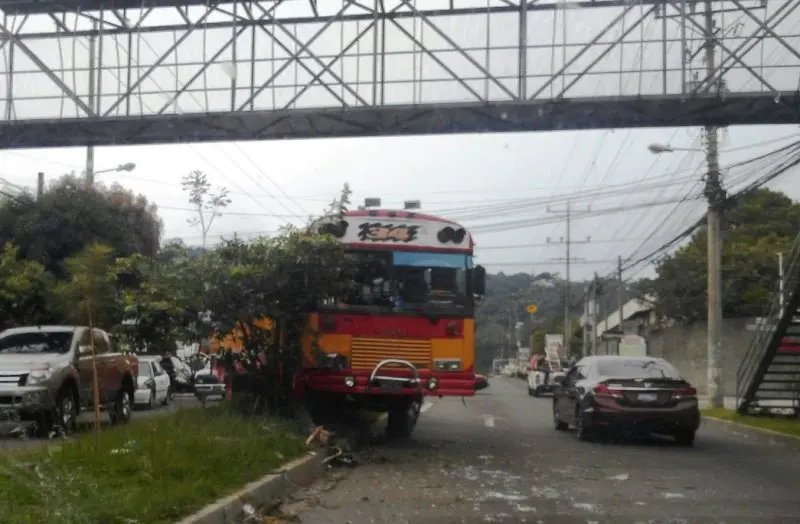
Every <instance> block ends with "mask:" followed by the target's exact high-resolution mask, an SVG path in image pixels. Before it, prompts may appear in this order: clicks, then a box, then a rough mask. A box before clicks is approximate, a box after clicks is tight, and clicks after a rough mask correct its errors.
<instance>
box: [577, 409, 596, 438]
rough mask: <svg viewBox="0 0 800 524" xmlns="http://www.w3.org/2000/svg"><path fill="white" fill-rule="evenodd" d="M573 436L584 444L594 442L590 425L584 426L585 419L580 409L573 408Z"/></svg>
mask: <svg viewBox="0 0 800 524" xmlns="http://www.w3.org/2000/svg"><path fill="white" fill-rule="evenodd" d="M575 436H576V437H578V440H581V441H584V442H590V441H592V440H594V430H593V429H592V427H591V425H590V424H588V425H587V424H586V417H584V416H583V414H582V413H581V409H580V407H577V408H575Z"/></svg>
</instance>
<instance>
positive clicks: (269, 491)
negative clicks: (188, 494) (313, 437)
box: [177, 452, 325, 524]
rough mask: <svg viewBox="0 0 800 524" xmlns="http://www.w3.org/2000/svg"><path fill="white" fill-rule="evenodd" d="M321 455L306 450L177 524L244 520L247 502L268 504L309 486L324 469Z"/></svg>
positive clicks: (208, 523) (230, 522)
mask: <svg viewBox="0 0 800 524" xmlns="http://www.w3.org/2000/svg"><path fill="white" fill-rule="evenodd" d="M322 458H323V457H322V455H320V454H318V453H314V452H312V453H309V454H308V455H306V456H305V457H303V458H299V459H297V460H294V461H292V462H290V463H288V464H286V465H285V466H283V467H282V468H281V469H280V470H278V472H277V473H272V474H270V475H267V476H265V477H262V478H261V479H259V480H256V481H254V482H251V483H249V484H247V485H245V486H244V487H243V488H242V489H240V490H238V491H236V492H235V493H233V494H231V495H228V496H227V497H225V498H222V499H220V500H218V501H216V502H214V503H213V504H211V505H209V506H206V507H205V508H203V509H201V510H200V511H198V512H197V513H195V514H194V515H191V516H189V517H186V518H184V519H183V520H181V521H179V522H178V523H177V524H234V523H237V522H241V521H242V520H243V517H244V514H243V511H242V508H243V507H244V505H245V504H247V503H249V504H252V505H253V506H256V507H258V506H259V505H261V504H268V503H270V502H272V501H274V500H275V499H278V498H280V497H282V496H284V495H286V494H288V493H291V492H293V491H295V490H296V489H298V488H304V487H308V486H309V485H310V484H311V483H312V482H313V481H314V480H316V479H317V478H318V477H320V476H321V475H322V474H323V473H324V472H325V466H324V464H323V463H322Z"/></svg>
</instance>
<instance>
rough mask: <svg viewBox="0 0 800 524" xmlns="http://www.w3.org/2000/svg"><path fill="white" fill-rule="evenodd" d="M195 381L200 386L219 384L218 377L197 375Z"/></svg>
mask: <svg viewBox="0 0 800 524" xmlns="http://www.w3.org/2000/svg"><path fill="white" fill-rule="evenodd" d="M195 381H196V382H197V383H198V384H216V383H218V382H219V380H218V379H217V376H216V375H197V377H196V378H195Z"/></svg>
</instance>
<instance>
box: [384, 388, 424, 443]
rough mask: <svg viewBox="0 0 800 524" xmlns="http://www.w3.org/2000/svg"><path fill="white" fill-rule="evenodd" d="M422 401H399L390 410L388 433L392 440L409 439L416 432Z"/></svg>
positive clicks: (414, 399)
mask: <svg viewBox="0 0 800 524" xmlns="http://www.w3.org/2000/svg"><path fill="white" fill-rule="evenodd" d="M421 408H422V400H421V399H418V398H412V399H402V400H401V399H398V402H397V403H396V404H395V405H393V406H392V407H391V409H389V413H388V421H387V425H386V433H387V434H388V436H389V437H391V438H407V437H410V436H411V433H413V432H414V427H415V426H416V425H417V420H419V413H420V409H421Z"/></svg>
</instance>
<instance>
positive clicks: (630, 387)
mask: <svg viewBox="0 0 800 524" xmlns="http://www.w3.org/2000/svg"><path fill="white" fill-rule="evenodd" d="M553 420H554V423H555V428H556V429H557V430H560V431H563V430H566V429H567V428H568V427H569V426H570V425H572V426H574V427H575V430H576V431H575V433H576V435H577V437H578V438H579V439H580V440H593V439H594V438H595V437H596V436H598V433H599V432H600V430H604V431H606V432H621V431H626V430H627V431H634V432H636V433H638V434H642V435H646V434H650V433H654V434H665V435H670V436H672V437H674V438H675V440H676V441H677V442H678V444H680V445H684V446H691V445H693V444H694V439H695V433H696V432H697V429H698V428H699V427H700V409H699V406H698V403H697V390H696V389H695V388H694V387H693V386H692V385H691V384H690V383H689V382H687V381H686V380H685V379H683V378H682V377H681V375H680V372H679V371H678V370H677V369H676V368H675V366H673V365H672V364H670V363H669V362H667V361H666V360H664V359H662V358H653V357H625V356H592V357H586V358H583V359H581V360H580V361H578V362H577V363H576V364H575V366H574V367H573V368H572V369H570V371H569V372H568V373H567V375H566V376H565V377H564V380H563V381H562V382H561V384H559V385H558V386H557V387H556V389H555V391H554V397H553Z"/></svg>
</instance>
